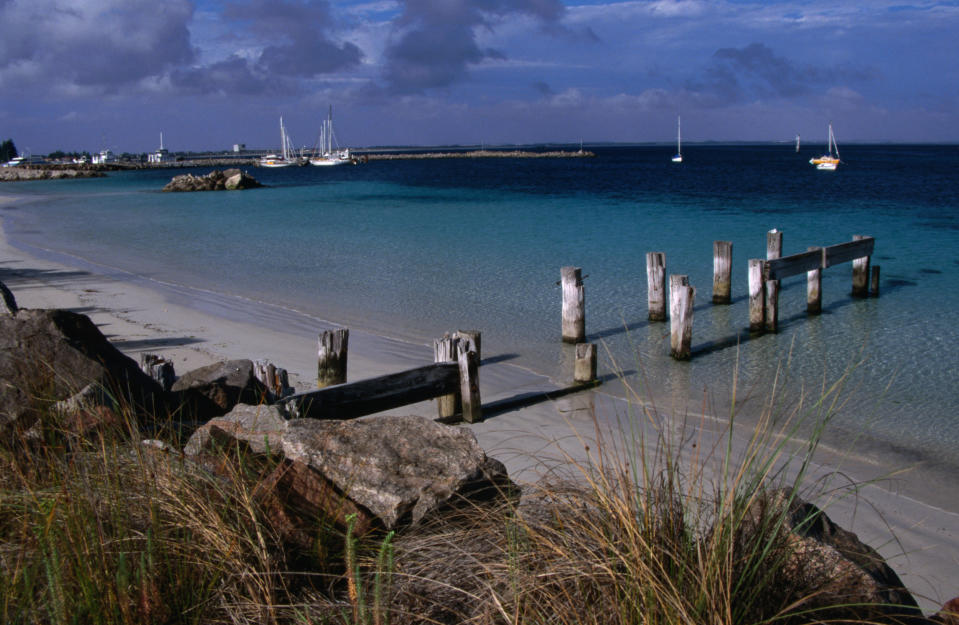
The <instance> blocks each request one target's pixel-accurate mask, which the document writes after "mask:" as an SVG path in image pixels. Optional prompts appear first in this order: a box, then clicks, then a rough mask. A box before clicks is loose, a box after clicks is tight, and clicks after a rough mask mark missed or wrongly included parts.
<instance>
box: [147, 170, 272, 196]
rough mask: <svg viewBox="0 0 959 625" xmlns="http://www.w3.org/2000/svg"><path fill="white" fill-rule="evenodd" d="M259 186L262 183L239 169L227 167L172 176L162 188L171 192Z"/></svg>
mask: <svg viewBox="0 0 959 625" xmlns="http://www.w3.org/2000/svg"><path fill="white" fill-rule="evenodd" d="M260 186H263V185H261V184H260V183H259V182H257V181H256V179H254V178H253V177H252V176H250V175H249V174H247V173H245V172H242V171H240V170H239V169H227V170H226V171H219V170H217V169H214V170H213V171H211V172H210V173H208V174H207V175H205V176H194V175H193V174H181V175H179V176H174V177H173V179H172V180H170V182H168V183H167V185H166V186H165V187H163V190H164V191H173V192H183V191H223V190H225V189H229V190H239V189H254V188H256V187H260Z"/></svg>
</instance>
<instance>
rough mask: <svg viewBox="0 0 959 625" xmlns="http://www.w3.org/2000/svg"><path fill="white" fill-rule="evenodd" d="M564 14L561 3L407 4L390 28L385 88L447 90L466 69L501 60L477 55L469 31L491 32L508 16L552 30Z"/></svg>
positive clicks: (419, 0)
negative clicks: (482, 29)
mask: <svg viewBox="0 0 959 625" xmlns="http://www.w3.org/2000/svg"><path fill="white" fill-rule="evenodd" d="M564 11H565V7H564V6H563V4H562V2H560V0H447V1H445V2H435V1H433V0H407V1H406V3H405V7H404V11H403V14H402V15H401V16H400V18H399V19H398V20H397V22H396V24H395V28H396V31H395V32H396V35H395V36H396V38H395V40H394V41H393V43H392V44H391V45H390V46H388V48H387V49H386V67H385V78H386V81H387V84H388V85H389V87H390V89H391V90H392V91H394V92H399V93H419V92H423V91H424V90H426V89H431V88H436V87H446V86H449V85H450V84H452V83H454V82H456V81H457V80H459V79H460V78H461V77H463V76H464V75H465V74H466V72H467V71H468V67H469V66H470V65H471V64H476V63H479V62H480V61H482V60H484V59H490V58H499V59H502V58H505V55H504V54H503V53H502V52H501V51H498V50H493V49H489V48H487V49H481V48H480V46H479V45H478V44H477V42H476V36H475V34H474V29H476V28H478V27H485V28H492V27H493V20H495V19H501V18H504V17H508V16H510V15H529V16H532V17H534V18H536V19H537V20H539V21H540V22H542V23H543V24H544V25H554V24H557V23H558V22H559V20H560V18H561V17H562V16H563V13H564Z"/></svg>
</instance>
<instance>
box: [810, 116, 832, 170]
mask: <svg viewBox="0 0 959 625" xmlns="http://www.w3.org/2000/svg"><path fill="white" fill-rule="evenodd" d="M809 164H810V165H815V166H816V169H821V170H823V171H836V167H838V166H839V146H838V145H836V136H835V135H834V134H832V123H830V124H829V139H828V141H827V143H826V154H823V155H822V156H817V157H813V158H811V159H809Z"/></svg>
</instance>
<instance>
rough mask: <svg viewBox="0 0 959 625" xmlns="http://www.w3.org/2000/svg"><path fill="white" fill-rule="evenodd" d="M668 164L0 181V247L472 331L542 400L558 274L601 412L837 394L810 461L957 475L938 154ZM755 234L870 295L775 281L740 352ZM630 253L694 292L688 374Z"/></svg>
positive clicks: (555, 365)
mask: <svg viewBox="0 0 959 625" xmlns="http://www.w3.org/2000/svg"><path fill="white" fill-rule="evenodd" d="M577 147H578V146H577ZM587 147H589V146H587ZM684 147H685V150H684V159H685V160H684V162H683V163H682V164H674V163H671V162H670V157H671V156H672V153H673V148H672V147H671V146H606V147H604V146H597V147H591V148H589V149H591V150H592V151H593V152H595V154H596V157H595V158H570V159H520V158H515V159H441V160H433V159H431V160H395V161H370V162H369V163H367V164H363V165H358V166H355V167H337V168H316V167H305V168H288V169H250V173H251V174H252V175H253V176H254V177H256V178H257V179H258V180H260V181H261V182H262V183H264V184H265V185H267V187H266V188H263V189H257V190H251V191H244V192H241V193H199V194H166V193H160V192H159V190H160V189H161V188H162V187H163V185H164V184H165V183H166V182H167V181H168V180H169V179H170V177H171V176H173V175H175V174H179V173H185V172H186V171H193V172H194V173H198V174H202V173H206V172H208V171H209V168H204V169H198V170H145V171H135V172H122V173H112V174H111V175H110V176H109V177H108V178H103V179H89V180H72V181H50V182H47V181H42V182H25V183H5V184H4V186H3V187H2V188H0V192H4V193H10V194H15V195H19V196H25V197H29V198H30V199H31V200H32V201H29V202H20V203H17V204H14V205H13V206H10V205H7V206H6V207H4V208H2V209H0V214H2V216H3V218H4V224H5V227H6V229H7V236H8V237H9V239H10V240H11V242H13V243H14V244H17V245H20V246H24V247H26V248H27V249H32V250H34V251H36V250H37V249H42V250H46V252H45V253H56V254H62V255H67V256H69V257H74V258H81V259H85V260H86V261H90V262H92V263H96V264H97V265H98V266H99V267H100V268H101V270H103V271H107V272H109V271H111V270H110V269H109V268H122V270H124V271H125V272H129V273H130V274H133V275H134V276H136V277H137V278H136V279H138V280H143V281H146V282H149V283H151V284H153V285H154V286H157V287H161V288H162V287H163V285H167V286H170V285H177V286H178V287H190V288H196V289H202V290H205V291H214V292H217V293H221V294H224V295H228V296H236V298H235V300H230V301H235V303H236V307H237V308H243V307H255V306H259V305H267V304H268V305H271V306H279V307H281V308H283V309H286V310H289V311H295V314H296V315H301V316H302V318H303V319H306V320H311V319H314V320H325V322H328V323H330V324H342V325H345V326H348V327H351V328H358V329H366V330H369V331H372V332H375V333H379V334H383V335H387V336H393V337H398V338H401V339H405V340H409V341H413V342H417V343H422V344H429V343H430V342H431V340H432V339H433V338H436V337H439V336H442V334H443V333H444V332H447V331H451V330H456V329H464V330H467V329H469V330H480V331H481V332H482V334H483V355H484V357H498V358H500V359H503V360H509V361H510V362H511V363H512V364H515V365H517V366H522V367H525V368H528V369H531V370H533V371H537V372H541V373H543V374H545V375H548V376H550V377H551V378H552V379H553V380H555V381H556V382H557V383H560V384H562V383H565V382H568V378H569V376H570V372H571V355H570V351H571V350H570V347H569V346H564V345H563V344H562V343H561V341H560V329H561V327H560V304H561V293H560V287H559V285H558V281H559V277H560V268H561V267H563V266H566V265H573V266H577V267H581V268H582V272H583V274H584V275H586V276H587V277H586V278H585V292H586V332H587V338H588V340H590V341H592V342H595V343H597V344H598V345H599V361H600V366H599V368H600V374H601V376H604V379H606V380H607V384H605V385H604V388H605V389H606V390H607V392H610V393H614V394H616V393H624V392H625V391H624V389H625V388H626V387H627V386H628V387H629V388H631V389H633V390H634V391H635V392H637V393H638V394H639V396H640V397H641V398H642V399H643V400H644V401H653V402H655V403H657V405H660V406H662V405H673V406H678V405H683V406H685V404H683V401H685V400H686V399H692V400H693V404H694V405H702V404H705V405H706V407H707V410H708V411H711V412H714V413H715V414H716V415H717V416H719V417H724V416H728V415H729V414H730V412H731V410H732V408H731V406H732V401H733V398H734V396H735V399H736V401H737V402H738V403H737V406H741V407H740V408H737V409H738V410H741V411H742V412H743V413H744V414H745V413H749V412H750V411H751V412H752V413H753V414H755V413H756V412H757V411H758V410H759V409H761V407H762V405H763V400H764V399H765V398H767V397H768V389H769V388H770V385H771V384H773V382H774V381H775V383H776V384H777V386H778V387H779V388H781V389H782V391H783V392H784V393H785V396H786V398H787V402H791V405H795V402H797V401H798V398H799V397H800V395H802V396H804V397H805V398H806V399H805V401H806V402H807V404H809V403H811V402H810V400H814V399H816V398H818V397H819V396H820V395H821V393H822V389H823V388H827V387H829V386H831V385H832V384H833V383H835V382H836V381H837V380H840V379H841V380H843V386H842V393H841V395H840V398H841V402H840V405H839V407H838V408H837V410H836V414H835V416H834V417H833V421H832V423H831V425H830V428H829V433H828V435H827V439H828V440H829V441H830V442H831V443H834V444H836V445H838V446H840V447H841V446H844V445H856V446H857V447H862V448H863V449H868V448H870V442H873V443H875V444H876V446H875V448H876V449H889V448H896V449H898V450H900V451H901V452H902V453H903V454H904V457H906V458H912V459H915V460H917V461H926V460H933V459H934V460H935V462H937V463H945V464H946V465H955V466H957V467H959V393H957V392H956V385H957V382H959V350H957V349H956V348H957V346H959V324H957V323H956V319H957V318H959V317H957V314H956V311H957V310H959V176H957V175H956V171H959V146H935V145H843V146H842V157H843V164H842V165H840V167H839V170H838V171H836V172H820V171H816V170H815V168H813V167H812V166H811V165H810V164H809V163H808V160H809V158H810V157H811V156H813V155H818V154H819V153H820V152H821V151H822V150H823V146H814V147H804V148H803V150H802V151H801V152H800V153H798V154H797V153H796V152H795V150H794V147H793V145H792V144H780V145H708V144H707V145H695V144H693V145H688V146H684ZM773 228H776V229H778V230H781V231H782V232H783V237H784V245H783V254H784V255H789V254H794V253H798V252H802V251H805V250H806V248H807V247H808V246H812V245H818V246H826V245H833V244H837V243H842V242H845V241H849V240H851V239H852V236H853V235H856V234H864V235H870V236H873V237H875V240H876V245H875V253H874V256H873V258H872V262H873V264H878V265H880V266H881V283H880V297H878V298H869V299H853V298H852V297H850V289H851V271H852V270H851V265H850V264H849V263H846V264H843V265H839V266H835V267H831V268H829V269H826V270H825V271H824V272H823V287H822V288H823V314H822V315H819V316H814V317H809V316H807V315H806V313H805V297H806V282H805V277H804V276H798V277H795V278H789V279H786V280H784V281H783V284H782V292H781V296H780V328H779V332H778V333H776V334H765V335H761V336H755V335H753V336H750V335H749V334H748V333H747V332H744V331H745V330H746V329H747V327H748V309H747V263H748V260H749V259H751V258H764V257H765V251H766V232H767V231H768V230H771V229H773ZM715 240H726V241H731V242H732V243H733V274H732V295H733V303H732V304H731V305H728V306H714V305H713V304H712V303H711V295H712V249H713V241H715ZM649 251H660V252H664V253H665V254H666V263H667V273H670V274H673V273H681V274H686V275H688V276H689V281H690V284H691V285H692V286H694V287H696V289H697V292H696V304H695V313H694V324H693V340H692V345H693V352H694V357H693V358H692V359H691V360H690V361H689V362H678V361H674V360H673V359H672V358H671V357H670V356H669V336H668V332H669V329H668V325H667V324H663V323H650V322H648V321H647V308H646V301H647V299H646V298H647V293H646V291H647V289H646V270H645V257H646V252H649ZM61 260H63V258H61ZM121 275H122V276H124V277H126V278H127V279H129V278H130V275H129V274H126V273H123V274H121ZM181 292H182V291H181ZM187 299H189V298H187ZM228 308H229V307H228ZM218 312H220V313H221V314H226V315H229V314H231V313H230V310H221V311H218ZM304 327H305V328H309V325H308V324H307V325H305V326H304ZM302 331H303V332H304V333H310V332H314V334H315V331H313V330H309V329H305V330H302ZM734 387H735V394H734ZM683 409H685V408H683Z"/></svg>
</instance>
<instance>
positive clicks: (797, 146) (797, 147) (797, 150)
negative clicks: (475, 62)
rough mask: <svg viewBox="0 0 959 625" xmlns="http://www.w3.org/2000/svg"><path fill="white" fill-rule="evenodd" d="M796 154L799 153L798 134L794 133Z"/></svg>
mask: <svg viewBox="0 0 959 625" xmlns="http://www.w3.org/2000/svg"><path fill="white" fill-rule="evenodd" d="M796 154H799V134H798V133H797V134H796Z"/></svg>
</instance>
